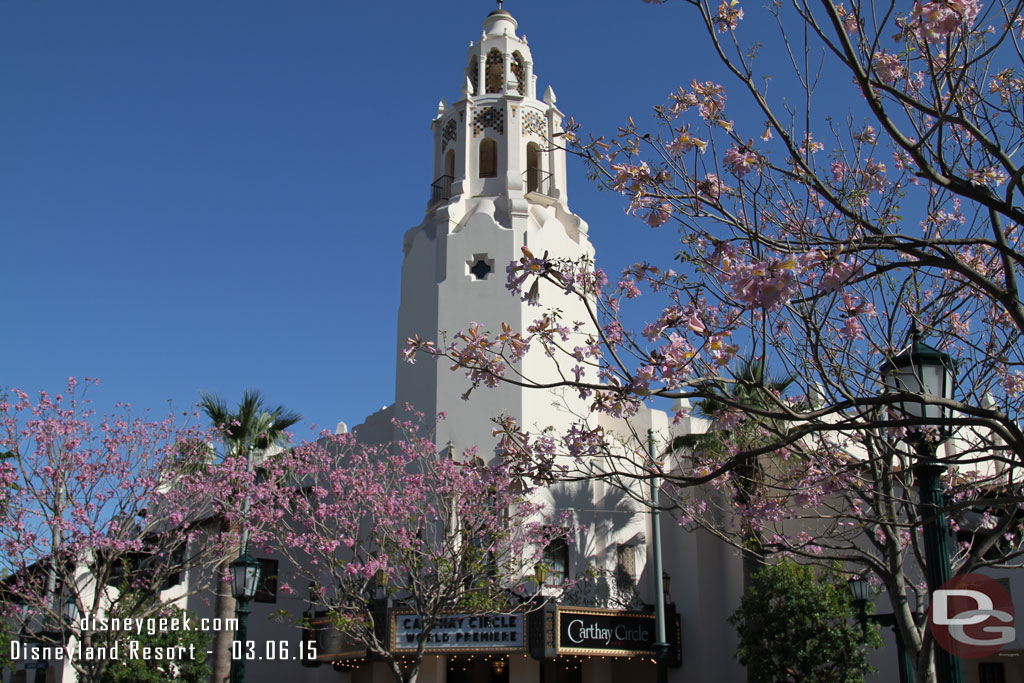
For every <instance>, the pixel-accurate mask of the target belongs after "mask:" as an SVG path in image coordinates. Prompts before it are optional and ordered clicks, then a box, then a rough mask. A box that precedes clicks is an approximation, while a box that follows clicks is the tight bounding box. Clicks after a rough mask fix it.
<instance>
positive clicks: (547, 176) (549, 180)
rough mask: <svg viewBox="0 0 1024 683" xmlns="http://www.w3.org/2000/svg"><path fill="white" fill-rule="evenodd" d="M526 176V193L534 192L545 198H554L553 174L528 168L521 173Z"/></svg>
mask: <svg viewBox="0 0 1024 683" xmlns="http://www.w3.org/2000/svg"><path fill="white" fill-rule="evenodd" d="M523 175H524V176H526V191H527V192H536V193H538V194H542V195H545V196H547V197H554V196H555V183H554V178H555V177H554V174H553V173H549V172H548V171H544V170H542V169H539V168H533V167H530V168H528V169H526V170H525V171H524V172H523Z"/></svg>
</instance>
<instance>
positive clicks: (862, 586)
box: [850, 576, 914, 683]
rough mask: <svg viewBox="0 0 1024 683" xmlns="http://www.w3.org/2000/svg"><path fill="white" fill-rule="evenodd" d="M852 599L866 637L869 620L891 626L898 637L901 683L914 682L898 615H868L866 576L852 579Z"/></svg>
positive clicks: (897, 652) (897, 647) (897, 654)
mask: <svg viewBox="0 0 1024 683" xmlns="http://www.w3.org/2000/svg"><path fill="white" fill-rule="evenodd" d="M850 597H852V598H853V604H854V606H855V607H856V608H857V618H858V620H859V621H860V628H861V631H862V632H863V633H864V634H865V635H866V634H867V632H868V620H869V619H870V620H871V621H873V622H875V623H876V624H880V625H882V626H889V627H890V628H892V631H893V633H894V634H895V636H896V657H897V661H898V663H899V671H900V683H910V682H911V681H913V680H914V675H913V673H912V671H913V667H912V666H911V665H910V660H909V659H907V650H906V648H905V647H903V632H902V631H900V627H899V624H897V623H896V614H895V613H893V614H872V615H870V616H869V615H868V599H869V589H868V580H867V578H865V577H864V576H853V577H851V578H850Z"/></svg>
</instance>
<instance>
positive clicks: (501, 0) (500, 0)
mask: <svg viewBox="0 0 1024 683" xmlns="http://www.w3.org/2000/svg"><path fill="white" fill-rule="evenodd" d="M502 2H503V0H498V9H501V3H502Z"/></svg>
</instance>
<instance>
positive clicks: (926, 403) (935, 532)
mask: <svg viewBox="0 0 1024 683" xmlns="http://www.w3.org/2000/svg"><path fill="white" fill-rule="evenodd" d="M881 373H882V380H883V381H884V382H885V387H886V391H887V393H890V394H899V398H898V399H897V400H896V401H895V403H894V404H892V405H893V408H894V410H895V411H896V413H897V417H899V418H903V419H907V420H909V421H911V422H912V423H913V424H911V425H910V426H908V428H907V430H906V435H905V436H904V437H903V438H904V440H905V441H906V442H907V444H908V445H909V446H910V447H911V448H912V449H913V452H914V457H915V462H914V476H915V477H916V479H917V485H918V491H919V495H920V499H921V500H920V504H919V510H920V512H919V514H920V517H921V519H922V520H924V547H925V562H926V564H927V567H926V569H927V572H926V574H927V580H928V593H929V595H932V594H934V592H935V591H936V590H937V589H938V588H939V587H941V586H942V584H944V583H946V582H947V581H949V580H950V578H952V569H951V567H950V564H949V541H948V533H947V528H946V516H945V514H944V513H943V507H944V506H945V501H944V500H943V493H942V487H941V483H940V478H941V476H942V474H943V473H944V472H945V471H946V465H945V464H943V463H942V462H940V461H939V460H938V458H937V457H936V453H937V451H938V447H939V444H940V443H941V442H942V441H944V440H946V439H948V438H949V436H950V435H951V432H952V430H951V429H950V419H951V418H952V410H951V409H950V408H949V407H948V406H947V405H943V404H941V403H939V402H936V399H939V400H940V401H941V400H942V399H945V400H951V399H952V398H953V391H954V389H955V383H956V365H955V363H954V362H953V359H952V358H951V357H950V356H949V355H948V354H946V353H943V352H942V351H939V350H938V349H936V348H933V347H931V346H929V345H927V344H925V343H924V341H923V340H922V337H921V332H920V330H918V328H917V324H916V323H915V324H914V325H913V327H912V328H911V342H910V346H909V347H908V348H906V349H904V350H903V351H902V352H900V353H898V354H897V355H896V356H894V357H893V358H891V359H889V360H887V361H886V362H885V364H884V365H883V366H882V367H881ZM926 397H927V399H928V400H926ZM934 648H935V670H936V675H937V678H938V681H939V683H962V681H963V673H962V672H961V670H960V660H959V659H957V658H956V657H954V656H953V655H952V654H950V653H949V652H946V651H945V650H943V649H942V648H941V647H939V646H938V645H937V644H936V645H934Z"/></svg>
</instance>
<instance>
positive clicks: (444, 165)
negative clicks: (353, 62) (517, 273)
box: [395, 9, 594, 459]
mask: <svg viewBox="0 0 1024 683" xmlns="http://www.w3.org/2000/svg"><path fill="white" fill-rule="evenodd" d="M517 25H518V24H517V22H516V20H515V19H514V18H513V17H512V15H511V14H509V13H508V12H506V11H505V10H502V9H498V10H495V11H493V12H491V13H490V14H489V15H488V16H487V18H486V19H485V20H484V24H483V28H484V30H483V34H482V36H481V37H480V40H479V41H478V42H476V43H475V44H474V43H470V47H469V56H468V61H467V65H466V68H465V70H464V76H463V78H462V79H461V80H462V84H461V85H462V98H461V99H459V100H458V101H457V102H455V103H454V104H451V105H448V104H447V103H446V102H445V101H444V100H441V102H440V104H439V106H438V113H437V117H436V118H435V119H434V120H433V122H432V123H431V129H432V130H433V133H434V165H433V175H432V178H434V179H435V180H434V182H433V184H432V186H431V196H430V200H429V202H428V204H427V212H426V216H425V218H424V220H423V222H422V223H421V224H419V225H418V226H416V227H414V228H412V229H410V230H409V231H408V232H406V234H405V238H404V241H403V250H404V253H405V259H404V262H403V264H402V293H401V296H402V299H401V304H400V306H399V312H398V347H399V350H401V349H403V348H404V347H405V344H406V339H408V338H409V337H411V336H413V335H414V334H418V335H419V336H420V337H422V338H424V339H431V340H435V341H436V343H437V344H438V345H446V344H447V343H450V342H451V341H452V338H453V336H454V335H455V334H456V333H458V332H459V331H460V330H464V329H466V328H467V327H468V326H469V325H470V324H471V323H474V322H475V323H478V324H480V325H481V327H482V328H483V329H485V330H489V331H490V332H492V333H493V332H496V331H499V330H500V329H501V323H502V322H507V323H508V324H509V325H511V326H512V328H513V329H515V330H522V331H525V330H526V328H527V327H528V326H529V325H530V323H532V322H533V321H534V320H536V319H537V318H538V317H540V315H541V312H542V310H543V309H541V308H539V307H538V306H535V305H529V304H527V303H526V302H523V301H521V300H520V299H519V297H517V296H514V295H512V294H511V293H510V292H509V291H508V290H507V289H506V286H505V285H506V281H507V280H506V270H505V269H506V267H507V266H508V265H509V263H511V262H513V261H517V260H518V259H519V258H520V257H521V256H522V247H523V246H527V247H528V248H529V249H530V250H531V251H532V252H533V253H534V254H535V255H537V256H540V255H542V254H543V253H544V252H548V254H549V256H551V257H561V258H569V259H578V258H580V257H584V256H587V257H590V258H593V254H594V250H593V247H592V246H591V245H590V242H589V240H588V239H587V224H586V223H585V222H584V221H583V220H582V219H581V218H579V217H578V216H576V215H575V214H573V213H572V212H571V211H570V210H569V206H568V203H567V199H566V176H565V172H566V166H565V151H564V150H563V149H561V148H560V147H559V141H560V140H561V138H560V137H559V133H560V132H561V131H562V128H561V124H562V118H563V116H562V113H561V112H560V111H559V110H558V109H557V108H556V107H555V95H554V92H553V91H552V90H551V88H550V87H549V88H548V89H547V91H546V92H545V93H544V98H543V101H541V100H539V99H538V98H537V84H536V76H535V75H534V73H533V59H532V57H531V55H530V48H529V46H528V45H527V42H526V39H525V36H524V37H519V36H517V35H516V28H517ZM541 293H542V295H541V303H542V304H543V305H544V306H546V307H548V308H549V309H555V308H557V309H559V310H560V312H561V321H562V323H563V324H565V325H567V326H569V327H572V326H573V323H574V322H576V321H582V322H583V323H584V325H583V326H582V327H581V328H580V331H579V332H578V333H577V334H575V335H574V336H573V338H572V339H570V341H569V342H567V346H568V347H569V348H570V349H572V348H573V347H574V346H577V345H582V344H583V343H585V341H586V339H587V337H589V336H590V334H591V333H590V331H591V330H593V329H594V328H593V326H592V325H591V323H590V322H589V315H588V314H587V312H586V310H585V307H584V306H583V305H582V304H581V303H580V302H579V301H578V300H577V299H575V298H574V297H569V296H561V295H560V294H559V293H558V292H557V291H547V292H545V291H544V290H543V289H542V290H541ZM561 360H562V365H563V368H562V370H563V372H565V373H566V374H567V375H568V374H569V373H570V370H571V365H570V366H566V364H565V359H564V358H563V359H561ZM516 369H517V370H519V371H521V372H522V374H523V375H524V376H525V377H527V378H529V379H531V380H535V381H536V380H542V381H555V380H557V379H558V374H557V369H556V368H555V365H554V363H553V362H552V361H551V359H550V358H548V357H547V356H545V354H544V351H543V349H541V348H540V347H539V345H535V347H533V348H531V350H530V352H529V353H528V354H527V356H526V358H525V359H523V361H522V362H521V363H519V364H518V365H517V367H516ZM510 374H511V371H510ZM467 386H468V380H467V378H466V377H465V374H464V372H461V371H456V372H453V371H452V370H451V369H450V363H445V362H443V361H442V362H439V363H435V362H433V361H430V360H427V359H426V358H423V357H421V358H420V359H419V360H418V361H417V363H416V364H415V365H409V364H408V363H405V362H404V361H403V360H401V358H399V361H398V369H397V378H396V390H395V391H396V396H395V398H396V409H397V410H398V411H399V413H400V411H401V409H402V407H403V406H404V405H405V403H410V404H412V405H413V406H414V407H415V408H416V409H417V410H419V411H422V412H423V413H424V414H425V415H427V416H428V418H429V417H431V416H433V415H435V414H436V413H438V412H441V411H443V412H446V413H447V414H448V419H447V420H446V421H445V422H443V423H441V424H439V425H438V426H437V435H436V437H437V443H439V444H444V443H448V442H451V443H452V444H453V446H454V448H455V449H456V451H459V450H461V449H463V448H466V447H468V446H473V445H476V446H478V447H479V448H480V455H481V456H482V457H484V458H485V459H489V454H490V453H491V452H492V449H493V444H494V443H495V439H494V437H493V436H492V429H493V426H494V425H493V423H492V422H491V420H490V418H491V417H493V416H495V415H497V414H505V415H508V416H511V417H514V418H516V419H517V420H518V421H519V422H520V424H522V425H523V426H524V427H525V428H527V429H529V430H531V431H534V430H536V429H538V428H543V427H547V426H556V427H564V426H566V425H567V424H568V423H569V422H570V421H571V420H572V415H571V412H575V413H577V414H582V413H583V412H584V411H585V408H586V406H585V405H584V404H583V403H582V402H581V401H580V400H579V399H578V398H575V392H568V391H566V392H561V391H558V390H544V391H542V390H536V389H524V388H519V387H515V386H511V385H502V386H500V387H498V388H496V389H486V388H481V389H479V390H478V393H476V394H474V396H473V399H474V400H471V401H464V400H462V398H461V397H462V394H463V393H464V392H465V391H466V388H467Z"/></svg>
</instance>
